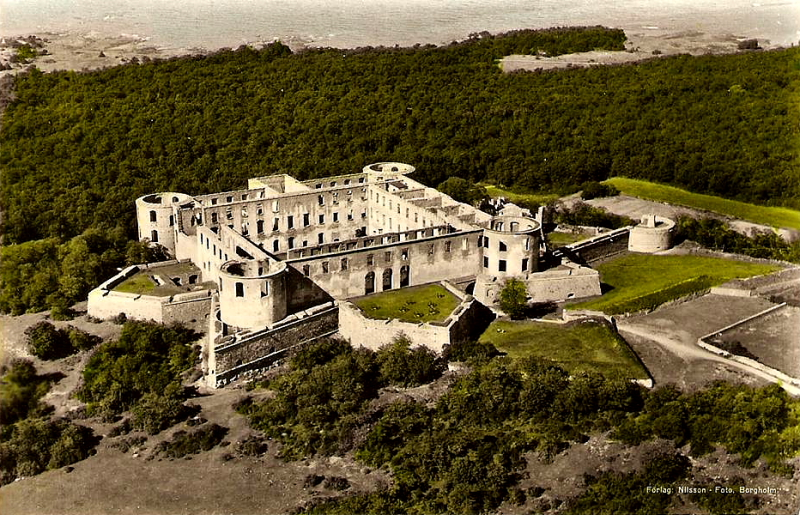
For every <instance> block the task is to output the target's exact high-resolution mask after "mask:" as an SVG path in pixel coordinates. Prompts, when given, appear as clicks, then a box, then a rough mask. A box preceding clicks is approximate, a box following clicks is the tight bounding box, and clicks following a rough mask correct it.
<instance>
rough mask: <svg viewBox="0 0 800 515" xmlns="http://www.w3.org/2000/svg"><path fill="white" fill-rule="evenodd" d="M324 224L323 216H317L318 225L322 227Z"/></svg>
mask: <svg viewBox="0 0 800 515" xmlns="http://www.w3.org/2000/svg"><path fill="white" fill-rule="evenodd" d="M324 223H325V215H319V224H320V225H323V224H324Z"/></svg>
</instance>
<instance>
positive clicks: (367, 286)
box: [364, 272, 375, 295]
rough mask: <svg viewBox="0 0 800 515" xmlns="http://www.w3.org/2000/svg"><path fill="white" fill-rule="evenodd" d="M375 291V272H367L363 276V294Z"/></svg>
mask: <svg viewBox="0 0 800 515" xmlns="http://www.w3.org/2000/svg"><path fill="white" fill-rule="evenodd" d="M370 293H375V272H368V273H367V275H365V276H364V295H369V294H370Z"/></svg>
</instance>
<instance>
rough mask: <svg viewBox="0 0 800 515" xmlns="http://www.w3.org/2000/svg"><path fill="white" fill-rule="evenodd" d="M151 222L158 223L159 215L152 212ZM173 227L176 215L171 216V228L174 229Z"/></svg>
mask: <svg viewBox="0 0 800 515" xmlns="http://www.w3.org/2000/svg"><path fill="white" fill-rule="evenodd" d="M150 221H151V222H158V213H156V212H155V211H150ZM173 225H175V215H169V226H170V227H172V226H173Z"/></svg>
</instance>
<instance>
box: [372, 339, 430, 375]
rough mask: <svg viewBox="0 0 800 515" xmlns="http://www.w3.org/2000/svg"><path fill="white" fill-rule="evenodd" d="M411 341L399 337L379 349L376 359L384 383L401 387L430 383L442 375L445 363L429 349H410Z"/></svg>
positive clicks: (422, 347)
mask: <svg viewBox="0 0 800 515" xmlns="http://www.w3.org/2000/svg"><path fill="white" fill-rule="evenodd" d="M410 346H411V341H410V340H409V339H408V338H406V337H405V336H399V337H397V338H395V339H394V341H393V342H392V343H390V344H388V345H384V346H382V347H381V348H380V349H378V352H377V353H376V357H377V360H378V367H379V369H380V374H381V378H382V380H383V381H384V382H386V383H388V384H391V385H395V386H401V387H411V386H419V385H421V384H425V383H430V382H431V381H433V380H434V379H436V378H438V377H439V376H441V375H442V372H443V371H444V361H442V360H440V359H439V358H437V357H436V353H435V352H433V351H432V350H430V349H429V348H427V347H424V346H419V347H416V348H414V349H410V348H409V347H410Z"/></svg>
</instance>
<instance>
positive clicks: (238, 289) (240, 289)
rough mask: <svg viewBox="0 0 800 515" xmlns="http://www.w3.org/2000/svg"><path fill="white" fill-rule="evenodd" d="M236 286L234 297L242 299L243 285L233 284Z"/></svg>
mask: <svg viewBox="0 0 800 515" xmlns="http://www.w3.org/2000/svg"><path fill="white" fill-rule="evenodd" d="M234 284H235V286H236V296H237V297H244V284H243V283H234Z"/></svg>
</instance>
